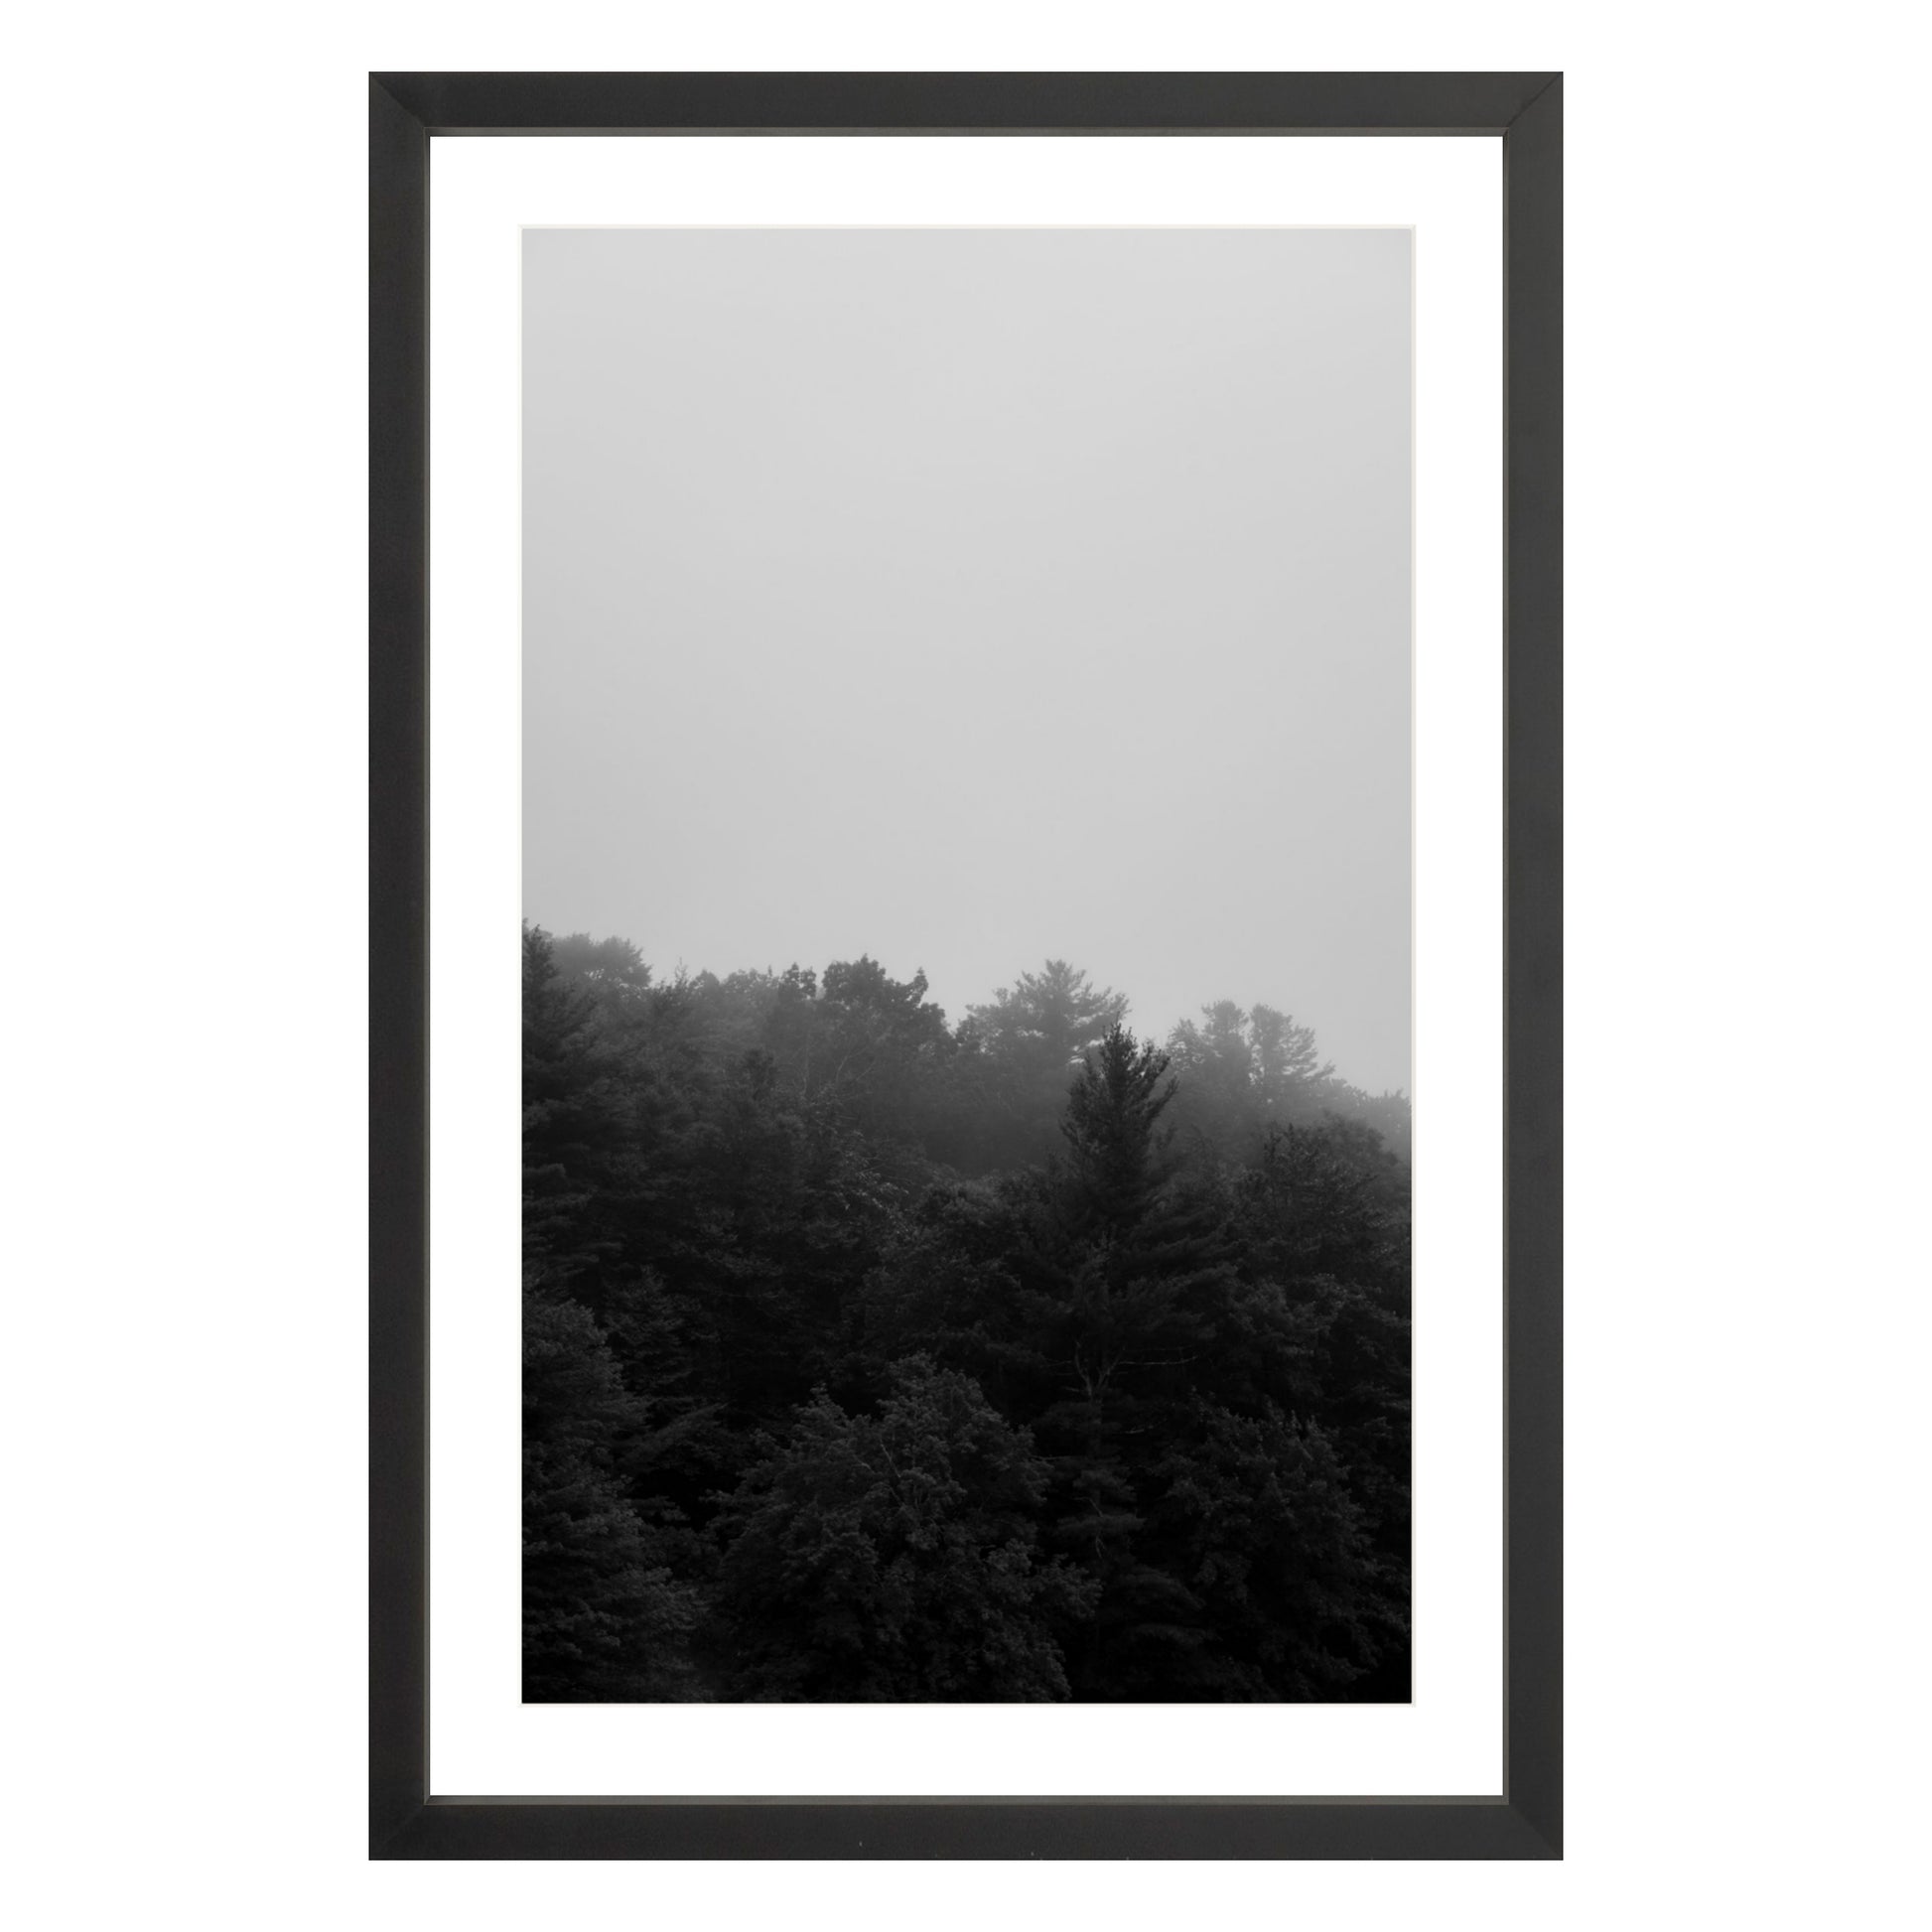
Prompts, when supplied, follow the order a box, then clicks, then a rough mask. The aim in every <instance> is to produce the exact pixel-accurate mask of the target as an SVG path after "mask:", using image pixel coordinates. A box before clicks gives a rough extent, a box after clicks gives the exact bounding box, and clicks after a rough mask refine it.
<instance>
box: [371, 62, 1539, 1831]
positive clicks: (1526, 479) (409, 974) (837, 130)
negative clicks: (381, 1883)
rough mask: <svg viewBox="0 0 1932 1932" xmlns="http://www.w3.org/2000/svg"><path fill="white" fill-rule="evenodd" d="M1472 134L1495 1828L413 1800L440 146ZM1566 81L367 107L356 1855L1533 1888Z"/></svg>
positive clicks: (423, 1751)
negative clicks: (1271, 1877) (1486, 643)
mask: <svg viewBox="0 0 1932 1932" xmlns="http://www.w3.org/2000/svg"><path fill="white" fill-rule="evenodd" d="M587 133H603V134H633V135H653V134H655V135H710V136H732V135H758V134H770V133H794V134H821V135H919V134H940V133H947V134H975V135H987V136H999V135H1004V134H1022V133H1026V134H1042V133H1048V134H1064V135H1077V136H1094V137H1105V136H1108V135H1118V134H1148V133H1158V134H1165V135H1206V134H1251V135H1295V136H1303V137H1312V136H1324V137H1335V136H1347V135H1356V134H1437V135H1456V134H1460V135H1486V136H1497V135H1499V136H1501V139H1502V145H1503V158H1504V191H1503V192H1504V201H1505V208H1504V219H1505V246H1504V277H1505V290H1504V329H1505V340H1504V345H1503V347H1504V356H1505V365H1506V368H1505V383H1504V422H1503V424H1502V425H1501V429H1502V434H1503V436H1504V440H1505V462H1506V471H1505V476H1506V485H1505V487H1506V503H1505V512H1506V521H1505V561H1504V569H1505V580H1506V581H1505V598H1504V624H1505V634H1504V646H1503V647H1504V652H1505V667H1504V668H1505V681H1504V689H1505V701H1504V702H1505V711H1506V717H1505V724H1504V756H1505V764H1506V770H1505V774H1504V776H1505V790H1504V797H1505V834H1504V836H1505V848H1506V849H1505V868H1506V870H1505V919H1506V933H1505V953H1504V958H1505V988H1504V998H1505V1008H1506V1012H1505V1084H1506V1096H1505V1116H1504V1118H1505V1127H1504V1131H1505V1167H1504V1173H1505V1187H1506V1201H1505V1205H1504V1216H1505V1222H1504V1255H1505V1283H1504V1291H1505V1337H1506V1340H1505V1349H1506V1361H1505V1378H1506V1379H1505V1408H1506V1415H1505V1497H1504V1503H1505V1512H1506V1519H1505V1562H1506V1567H1507V1578H1506V1590H1505V1613H1506V1624H1505V1629H1506V1648H1507V1658H1506V1670H1505V1705H1506V1709H1505V1712H1504V1714H1503V1715H1504V1729H1505V1751H1504V1788H1503V1792H1502V1793H1501V1794H1500V1795H1499V1796H1496V1797H1493V1798H1447V1797H1430V1796H1426V1795H1424V1796H1417V1797H1413V1798H1325V1797H1298V1796H1295V1795H1292V1794H1288V1795H1283V1796H1281V1797H1274V1798H1252V1797H1241V1798H1224V1799H1223V1798H1186V1799H1179V1798H1168V1797H1161V1796H1152V1795H1151V1796H1148V1797H1136V1798H1104V1799H1099V1798H1038V1797H1028V1796H1023V1795H1014V1796H1010V1797H1008V1796H1002V1797H990V1798H893V1799H886V1798H865V1797H851V1798H822V1799H821V1798H814V1799H806V1798H796V1797H785V1796H783V1795H774V1796H771V1797H761V1798H646V1797H639V1798H584V1799H554V1798H533V1797H517V1796H514V1795H504V1796H487V1797H483V1796H474V1795H473V1796H462V1797H443V1796H439V1795H436V1794H434V1793H432V1792H431V1791H430V1790H429V1788H428V1781H427V1779H428V1744H429V1714H430V1704H429V1670H428V1600H429V1573H428V1532H429V1509H428V1381H427V1375H428V1366H429V1345H430V1338H429V1321H428V1290H429V1256H428V1172H429V1166H428V1147H429V1131H430V1122H429V1107H428V1051H429V1015H428V959H429V872H428V868H429V841H428V827H429V816H428V804H429V754H428V724H429V711H428V706H429V677H428V669H429V598H428V566H429V483H430V479H429V434H428V421H429V362H428V351H429V340H428V288H429V251H430V245H431V237H430V231H429V168H430V154H431V148H432V144H433V142H434V141H436V140H437V139H441V138H446V137H451V136H473V137H475V136H492V135H493V136H509V135H523V136H541V135H545V134H587ZM1562 519H1563V82H1562V76H1561V75H1560V74H1556V73H1306V74H1289V73H1167V74H1159V73H1116V74H1101V73H917V74H896V73H699V74H689V73H687V74H643V73H376V74H371V75H370V77H369V687H370V736H369V765H370V772H369V868H370V906H369V914H370V916H369V924H370V977H369V1012H370V1062H369V1086H370V1127H369V1153H370V1175H371V1178H370V1255H369V1261H370V1286H369V1797H370V1805H369V1848H370V1851H369V1855H370V1857H371V1858H374V1859H633V1858H634V1859H778V1858H782V1859H907V1858H936V1859H1024V1858H1053V1859H1114V1858H1138V1859H1551V1858H1558V1857H1561V1855H1562V1854H1561V1847H1562V1810H1563V1756H1562V1735H1563V1733H1562V1712H1563V1616H1562V1581H1563V1487H1562V1484H1563V1461H1562V1448H1563V1412H1562V1403H1563V1384H1562V1340H1563V1319H1562V1314H1563V1311H1562V1259H1563V1257H1562V1233H1563V1210H1562V1174H1563V1074H1562V1039H1563V974H1562V967H1563V815H1562V787H1563V733H1562V712H1563V520H1562Z"/></svg>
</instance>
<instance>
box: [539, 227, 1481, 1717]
mask: <svg viewBox="0 0 1932 1932" xmlns="http://www.w3.org/2000/svg"><path fill="white" fill-rule="evenodd" d="M521 247H522V917H523V923H522V932H521V946H522V999H523V1013H522V1067H523V1073H522V1083H523V1086H522V1141H523V1183H522V1185H523V1232H522V1239H523V1263H522V1267H523V1314H522V1323H523V1334H522V1341H523V1352H522V1377H523V1380H522V1403H523V1407H522V1432H523V1443H522V1467H523V1482H524V1494H523V1517H522V1521H523V1538H524V1543H523V1560H522V1585H523V1602H522V1617H523V1620H522V1697H523V1700H524V1701H525V1702H526V1703H530V1704H559V1703H575V1704H585V1703H590V1704H618V1703H691V1702H730V1703H774V1702H775V1703H832V1704H838V1703H1019V1702H1069V1701H1070V1702H1076V1703H1196V1704H1205V1703H1295V1704H1324V1703H1335V1704H1339V1703H1351V1704H1404V1703H1407V1702H1408V1701H1409V1700H1410V1698H1411V1695H1412V1686H1411V1662H1410V1658H1411V1631H1412V1625H1413V1618H1414V1605H1413V1602H1412V1591H1411V1555H1410V1551H1411V1511H1410V1496H1411V1431H1410V1394H1411V1355H1410V1318H1411V1282H1410V1200H1411V1185H1410V1176H1411V1171H1412V1163H1413V1160H1414V1155H1415V1143H1414V1135H1413V1124H1412V1101H1413V1079H1412V1071H1411V1067H1412V1041H1411V1013H1412V981H1413V970H1412V909H1411V908H1412V856H1411V855H1412V844H1413V839H1412V829H1413V828H1412V779H1411V753H1412V730H1413V726H1412V708H1413V707H1412V653H1413V648H1414V645H1413V636H1412V629H1413V625H1412V598H1413V583H1412V561H1411V559H1412V495H1413V461H1412V446H1413V429H1412V424H1413V393H1412V392H1413V378H1412V367H1413V340H1412V335H1413V314H1414V293H1415V291H1414V272H1415V271H1414V250H1413V235H1412V232H1411V231H1410V230H1409V229H1407V228H1402V227H1361V228H1348V227H1333V228H1314V227H1299V228H1298V227H1276V228H1267V227H1253V228H1233V227H1229V228H1208V227H1200V228H1155V227H1147V228H1044V227H1042V228H937V227H935V228H776V227H770V228H701V227H693V228H648V227H628V228H626V227H613V228H593V227H530V228H527V229H525V231H524V233H523V235H522V241H521ZM504 938H505V944H507V938H508V935H507V934H505V935H504ZM1455 1099H1456V1097H1455V1096H1454V1095H1452V1094H1451V1095H1438V1094H1431V1095H1430V1096H1429V1101H1430V1105H1431V1107H1432V1109H1433V1110H1434V1109H1440V1112H1436V1111H1432V1115H1431V1118H1432V1119H1441V1118H1444V1117H1445V1116H1448V1117H1451V1118H1452V1116H1453V1111H1454V1106H1455Z"/></svg>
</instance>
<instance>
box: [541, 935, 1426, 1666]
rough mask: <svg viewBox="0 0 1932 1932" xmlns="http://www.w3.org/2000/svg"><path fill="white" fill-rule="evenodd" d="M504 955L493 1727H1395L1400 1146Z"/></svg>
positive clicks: (904, 988)
mask: <svg viewBox="0 0 1932 1932" xmlns="http://www.w3.org/2000/svg"><path fill="white" fill-rule="evenodd" d="M925 995H926V982H925V979H924V976H923V975H922V974H915V975H914V977H913V978H912V979H911V980H910V981H907V982H897V981H895V980H893V979H891V978H890V977H888V975H887V974H886V972H885V970H884V969H883V968H882V967H881V966H880V965H878V964H877V963H876V962H875V961H873V960H871V959H869V958H863V957H862V958H860V959H858V960H857V961H845V962H840V963H838V964H835V965H832V966H830V967H828V968H827V969H826V971H825V973H824V974H823V976H822V977H821V976H819V975H817V974H814V973H812V972H809V971H804V970H801V969H799V968H797V967H792V968H791V969H790V970H788V971H786V972H784V973H780V974H773V973H737V974H734V975H732V976H731V977H730V978H728V979H719V978H716V977H714V976H712V975H710V974H703V975H699V976H696V977H689V976H680V977H679V978H677V979H676V980H674V981H671V982H668V983H661V984H660V983H659V982H658V981H657V980H656V979H655V978H654V977H653V975H652V973H651V972H650V970H649V968H648V967H647V966H646V965H645V964H644V962H643V961H642V959H641V958H640V957H639V955H638V953H637V951H636V949H635V948H634V947H633V946H631V945H629V944H628V943H627V942H625V941H623V940H620V939H606V940H601V941H592V940H590V939H588V938H587V937H585V936H583V935H581V934H580V935H575V936H572V937H568V938H554V939H553V938H552V937H551V936H550V935H549V934H547V933H545V932H543V931H541V930H538V929H534V928H526V929H525V931H524V934H523V1095H524V1113H523V1160H524V1174H523V1187H524V1262H523V1277H524V1371H523V1408H524V1414H523V1463H524V1624H523V1630H524V1639H523V1641H524V1666H523V1668H524V1695H525V1697H526V1698H527V1699H529V1700H532V1701H544V1702H551V1701H600V1700H651V1701H655V1700H689V1699H744V1700H830V1701H859V1700H1020V1699H1027V1700H1032V1699H1064V1698H1074V1699H1083V1700H1095V1701H1102V1700H1185V1701H1223V1700H1243V1701H1252V1700H1290V1701H1318V1700H1349V1701H1378V1700H1391V1699H1393V1700H1400V1699H1406V1698H1407V1697H1408V1695H1409V1174H1408V1167H1407V1156H1408V1108H1407V1103H1406V1102H1405V1101H1404V1100H1403V1099H1402V1098H1401V1096H1399V1095H1390V1096H1382V1097H1381V1098H1379V1099H1374V1098H1371V1097H1369V1096H1367V1095H1365V1094H1362V1093H1360V1092H1358V1091H1356V1090H1355V1089H1353V1088H1350V1087H1348V1086H1346V1085H1345V1084H1343V1083H1342V1082H1340V1081H1338V1080H1337V1079H1336V1078H1335V1075H1334V1072H1333V1069H1332V1068H1330V1067H1328V1066H1326V1065H1325V1064H1323V1063H1322V1062H1321V1061H1320V1059H1319V1057H1318V1055H1317V1053H1316V1051H1315V1046H1314V1040H1313V1036H1312V1035H1311V1033H1310V1031H1309V1030H1308V1029H1307V1028H1304V1027H1298V1026H1297V1025H1296V1024H1295V1023H1294V1022H1293V1021H1292V1020H1291V1019H1290V1018H1289V1017H1288V1016H1286V1015H1285V1014H1281V1013H1277V1012H1275V1011H1274V1010H1272V1009H1270V1008H1267V1007H1255V1008H1253V1009H1251V1010H1248V1011H1243V1010H1242V1009H1240V1008H1239V1007H1236V1006H1234V1005H1233V1004H1231V1003H1227V1002H1223V1003H1222V1004H1220V1005H1218V1006H1214V1007H1210V1008H1207V1009H1204V1010H1203V1013H1202V1017H1201V1021H1200V1023H1199V1024H1198V1025H1192V1024H1189V1025H1184V1026H1182V1027H1180V1028H1178V1029H1176V1030H1175V1032H1174V1034H1173V1036H1172V1037H1171V1038H1170V1040H1169V1041H1168V1042H1167V1044H1166V1046H1165V1047H1157V1046H1156V1045H1155V1044H1154V1043H1153V1042H1151V1041H1146V1040H1139V1039H1137V1038H1136V1037H1135V1036H1134V1035H1133V1034H1132V1033H1130V1032H1129V1031H1128V1029H1127V1026H1126V1023H1125V1014H1126V1002H1125V1000H1124V999H1123V998H1122V997H1121V996H1120V995H1118V994H1115V993H1113V992H1111V991H1109V990H1106V989H1098V988H1095V987H1094V986H1092V985H1091V983H1090V982H1089V980H1088V978H1087V976H1086V975H1085V974H1083V973H1079V972H1076V971H1074V970H1073V969H1071V968H1070V967H1068V966H1066V965H1065V964H1063V963H1061V962H1058V961H1049V962H1048V963H1047V964H1046V965H1045V966H1044V967H1043V968H1042V969H1041V971H1040V972H1038V973H1037V974H1023V975H1022V976H1021V977H1020V978H1019V979H1018V980H1017V981H1016V982H1015V984H1014V985H1013V986H1012V987H1011V988H1003V989H1002V990H1001V991H1000V992H999V993H998V994H997V995H996V997H995V998H994V1000H993V1001H992V1002H991V1003H989V1004H988V1005H986V1006H982V1007H974V1008H971V1009H969V1010H968V1013H967V1015H966V1018H965V1019H964V1020H962V1021H961V1022H960V1023H959V1024H958V1025H957V1026H948V1024H947V1021H946V1017H945V1015H944V1014H943V1013H942V1012H941V1011H940V1010H939V1009H938V1008H936V1007H934V1006H933V1005H931V1004H930V1003H929V1002H928V1001H927V999H926V997H925Z"/></svg>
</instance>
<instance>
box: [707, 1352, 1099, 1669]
mask: <svg viewBox="0 0 1932 1932" xmlns="http://www.w3.org/2000/svg"><path fill="white" fill-rule="evenodd" d="M1045 1484H1046V1470H1045V1467H1044V1465H1043V1464H1042V1463H1041V1461H1040V1460H1039V1458H1038V1457H1037V1456H1036V1455H1035V1453H1034V1451H1033V1447H1032V1443H1031V1441H1030V1439H1029V1438H1028V1436H1027V1435H1026V1433H1025V1432H1024V1431H1021V1430H1015V1429H1012V1428H1010V1427H1008V1425H1007V1424H1005V1423H1004V1422H1002V1421H1001V1420H1000V1418H999V1417H998V1416H997V1415H996V1414H995V1413H994V1412H993V1410H992V1409H991V1408H990V1407H989V1406H988V1404H987V1402H986V1400H985V1398H984V1396H982V1395H981V1393H980V1391H979V1389H978V1388H977V1387H976V1386H975V1385H974V1383H973V1382H972V1381H971V1380H969V1379H968V1378H967V1377H966V1376H964V1375H961V1374H959V1373H957V1372H956V1371H952V1370H946V1369H940V1368H936V1367H935V1366H934V1365H933V1363H932V1362H931V1361H930V1359H928V1358H926V1357H924V1356H914V1357H911V1358H909V1359H907V1360H906V1361H903V1362H901V1363H899V1364H897V1367H896V1368H895V1370H894V1372H893V1376H892V1386H891V1392H890V1394H889V1395H888V1396H887V1398H886V1400H885V1402H884V1403H883V1405H882V1406H881V1408H880V1411H879V1413H878V1414H877V1415H876V1416H866V1415H849V1414H847V1413H846V1411H845V1410H843V1409H842V1408H840V1407H839V1405H838V1404H837V1403H835V1402H834V1401H833V1400H832V1398H831V1397H830V1396H829V1395H828V1394H827V1393H826V1392H825V1391H824V1390H823V1389H821V1390H819V1391H818V1392H817V1394H816V1395H815V1396H814V1397H813V1399H812V1401H811V1402H810V1403H808V1404H806V1405H805V1407H804V1408H802V1409H801V1410H800V1411H799V1412H798V1415H797V1418H796V1420H795V1422H794V1423H793V1426H792V1428H791V1430H790V1432H789V1434H788V1436H787V1437H786V1439H785V1440H784V1442H782V1443H768V1444H767V1448H766V1450H765V1453H764V1455H763V1456H762V1458H761V1459H760V1460H759V1462H758V1463H757V1464H756V1465H755V1466H754V1467H753V1468H752V1469H751V1470H749V1471H748V1473H747V1475H746V1477H745V1480H744V1482H743V1483H742V1484H741V1485H740V1487H739V1490H738V1492H737V1494H736V1495H735V1496H734V1498H733V1499H732V1502H731V1504H730V1506H729V1507H728V1508H727V1510H726V1511H725V1513H724V1515H723V1517H722V1518H721V1520H720V1525H719V1529H720V1535H721V1538H722V1539H723V1541H724V1544H725V1555H724V1562H723V1567H722V1571H721V1577H720V1618H721V1623H720V1633H721V1648H720V1657H721V1660H722V1666H723V1668H726V1669H727V1670H729V1672H730V1673H731V1674H732V1677H733V1680H734V1682H735V1683H736V1685H737V1686H738V1687H739V1688H740V1690H741V1691H742V1693H743V1694H744V1695H747V1696H751V1697H756V1698H778V1699H787V1700H797V1701H804V1702H826V1701H833V1702H853V1703H876V1702H900V1701H907V1702H929V1701H952V1700H960V1701H979V1700H985V1699H993V1698H997V1699H1002V1700H1011V1701H1016V1702H1041V1701H1052V1700H1056V1699H1063V1698H1065V1697H1066V1695H1067V1682H1066V1674H1065V1670H1064V1667H1063V1664H1062V1662H1061V1656H1060V1647H1059V1643H1058V1641H1057V1631H1058V1629H1059V1628H1060V1627H1061V1626H1063V1625H1065V1624H1067V1623H1068V1622H1071V1621H1073V1620H1076V1619H1077V1618H1079V1617H1080V1616H1081V1615H1083V1614H1085V1612H1086V1611H1087V1609H1088V1608H1089V1606H1090V1604H1091V1601H1092V1596H1093V1591H1092V1589H1091V1587H1090V1586H1088V1585H1086V1584H1085V1583H1084V1582H1083V1580H1082V1579H1081V1578H1080V1577H1079V1576H1078V1575H1077V1573H1076V1572H1074V1571H1073V1570H1072V1568H1071V1567H1070V1566H1068V1565H1067V1564H1064V1563H1062V1562H1058V1561H1055V1560H1051V1559H1043V1558H1042V1557H1041V1556H1040V1554H1039V1552H1038V1549H1037V1547H1036V1544H1037V1538H1036V1534H1035V1516H1036V1515H1037V1513H1038V1510H1039V1506H1040V1504H1041V1501H1042V1499H1043V1496H1044V1491H1045Z"/></svg>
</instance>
